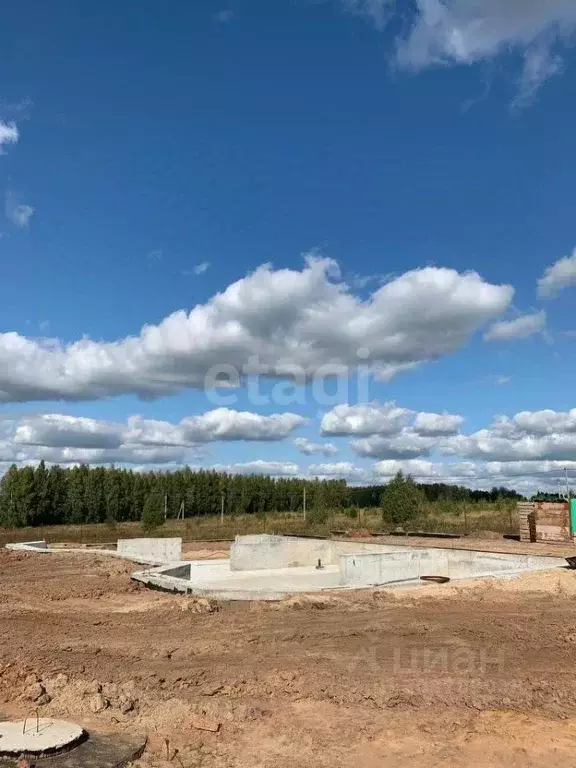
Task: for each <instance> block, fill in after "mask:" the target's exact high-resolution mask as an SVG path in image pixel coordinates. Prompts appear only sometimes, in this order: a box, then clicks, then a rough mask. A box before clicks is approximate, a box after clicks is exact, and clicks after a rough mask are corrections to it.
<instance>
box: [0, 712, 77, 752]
mask: <svg viewBox="0 0 576 768" xmlns="http://www.w3.org/2000/svg"><path fill="white" fill-rule="evenodd" d="M84 738H86V734H85V732H84V730H83V729H82V728H80V726H78V725H76V724H75V723H69V722H67V721H65V720H54V719H52V718H46V717H42V718H40V719H39V720H36V717H30V718H28V720H20V721H6V722H3V723H0V757H18V756H19V755H31V756H33V757H38V756H40V755H54V754H58V753H60V752H62V751H64V750H67V749H72V748H73V747H74V746H76V745H77V744H79V743H80V742H81V741H82V740H83V739H84Z"/></svg>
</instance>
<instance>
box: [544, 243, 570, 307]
mask: <svg viewBox="0 0 576 768" xmlns="http://www.w3.org/2000/svg"><path fill="white" fill-rule="evenodd" d="M572 285H576V249H575V250H574V251H573V252H572V256H564V258H562V259H558V261H556V262H554V264H551V265H550V266H549V267H547V268H546V271H545V272H544V274H543V275H542V277H541V278H540V280H538V295H539V296H540V297H541V298H543V299H551V298H554V297H555V296H557V295H558V294H559V293H560V291H563V290H564V288H569V287H570V286H572Z"/></svg>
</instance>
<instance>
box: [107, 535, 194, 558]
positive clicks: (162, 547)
mask: <svg viewBox="0 0 576 768" xmlns="http://www.w3.org/2000/svg"><path fill="white" fill-rule="evenodd" d="M117 552H118V554H119V555H122V556H123V557H136V558H138V557H143V558H146V559H147V560H156V561H158V562H159V563H176V562H178V561H179V560H182V539H180V538H170V539H118V547H117Z"/></svg>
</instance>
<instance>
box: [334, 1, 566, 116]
mask: <svg viewBox="0 0 576 768" xmlns="http://www.w3.org/2000/svg"><path fill="white" fill-rule="evenodd" d="M342 2H343V3H344V7H345V8H347V9H348V10H352V11H354V12H357V13H358V12H361V13H363V14H364V15H366V16H368V17H370V18H371V19H372V20H373V21H374V23H375V25H376V26H377V27H378V28H382V27H383V26H384V25H385V23H386V22H387V21H388V19H389V18H390V17H391V15H392V13H393V11H394V10H396V12H397V13H398V14H399V15H401V16H402V19H403V22H404V23H403V27H404V28H405V29H406V32H405V33H404V34H402V35H401V36H400V37H399V38H398V39H397V41H396V53H395V57H394V59H395V63H396V65H397V66H399V67H402V68H404V69H410V70H413V71H418V70H422V69H425V68H428V67H437V66H449V65H470V64H476V63H479V62H485V61H492V60H494V59H496V58H498V57H503V58H505V57H507V56H509V55H510V54H516V55H517V56H519V57H520V58H521V61H522V67H521V72H520V74H519V76H518V96H517V97H516V103H517V104H518V105H522V104H526V103H529V102H530V101H531V100H532V99H533V98H534V95H535V94H536V92H537V91H538V89H539V88H540V86H541V85H542V84H543V83H544V82H545V81H546V80H548V79H549V78H550V77H552V76H553V75H555V74H556V73H558V72H559V71H561V69H562V64H563V62H562V58H561V56H560V50H561V48H562V46H563V45H564V44H566V43H568V42H569V41H570V38H571V37H572V36H573V34H574V32H575V31H576V3H574V1H573V0H545V1H544V0H415V2H414V3H413V4H411V6H412V10H408V11H407V10H406V6H405V4H402V3H400V2H399V0H342Z"/></svg>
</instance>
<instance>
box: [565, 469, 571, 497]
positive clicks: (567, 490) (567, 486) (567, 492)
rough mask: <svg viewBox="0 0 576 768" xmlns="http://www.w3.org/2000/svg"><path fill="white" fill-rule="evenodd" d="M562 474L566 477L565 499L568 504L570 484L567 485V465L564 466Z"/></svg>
mask: <svg viewBox="0 0 576 768" xmlns="http://www.w3.org/2000/svg"><path fill="white" fill-rule="evenodd" d="M564 476H565V478H566V500H567V501H568V504H570V486H569V485H568V467H564Z"/></svg>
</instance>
